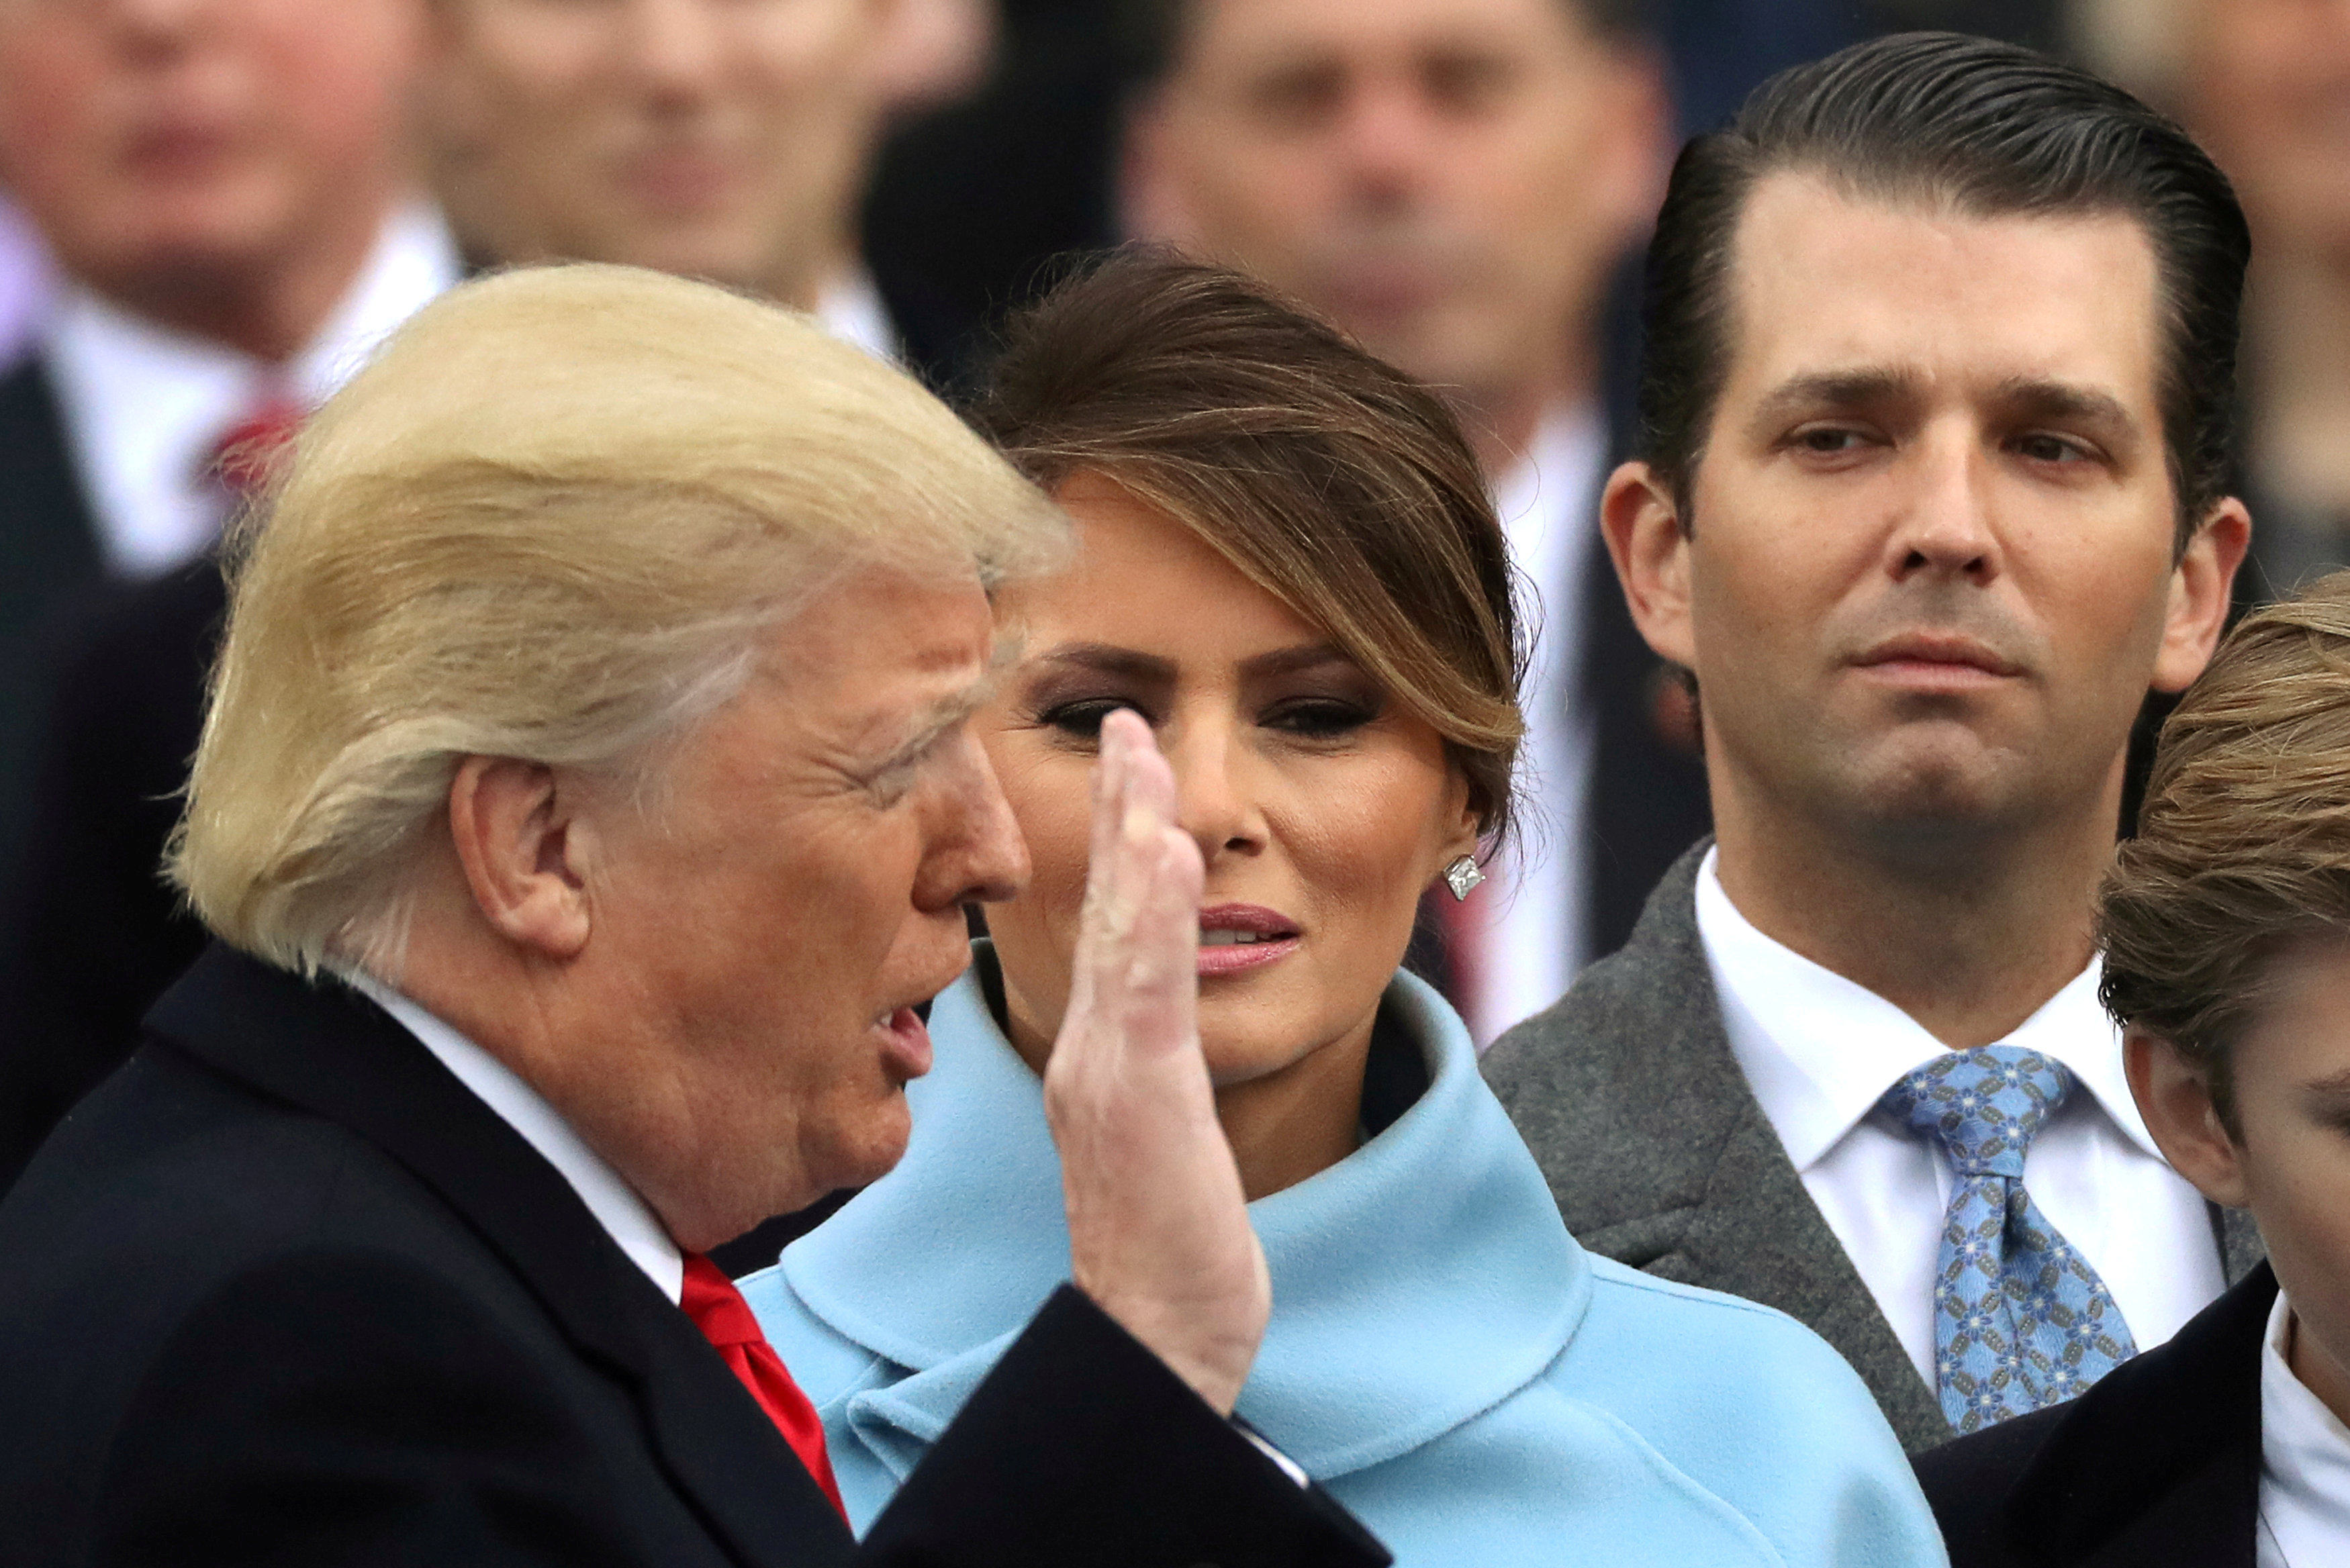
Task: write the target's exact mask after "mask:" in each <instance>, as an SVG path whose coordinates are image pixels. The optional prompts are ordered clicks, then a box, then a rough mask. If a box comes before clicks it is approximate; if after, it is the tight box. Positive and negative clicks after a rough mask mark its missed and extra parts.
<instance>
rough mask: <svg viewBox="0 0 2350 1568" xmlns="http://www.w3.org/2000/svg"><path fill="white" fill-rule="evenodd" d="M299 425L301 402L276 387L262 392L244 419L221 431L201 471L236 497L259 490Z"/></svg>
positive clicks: (246, 498)
mask: <svg viewBox="0 0 2350 1568" xmlns="http://www.w3.org/2000/svg"><path fill="white" fill-rule="evenodd" d="M301 428H302V405H301V404H299V403H297V402H296V401H295V400H293V399H292V398H289V397H287V396H286V394H285V393H283V392H279V391H269V392H265V393H263V394H262V396H261V399H260V400H259V401H257V402H255V404H254V405H253V407H252V408H251V409H249V410H246V412H245V415H244V418H243V419H241V420H239V421H236V423H234V424H233V425H231V426H229V428H228V429H226V430H224V431H222V432H221V435H220V439H219V440H218V441H214V442H213V446H212V450H211V451H210V452H207V453H206V454H205V461H204V472H206V473H207V474H210V475H213V476H214V477H216V478H218V479H219V481H220V483H221V486H222V488H224V489H225V490H226V491H227V492H228V493H229V494H230V495H232V496H234V498H235V499H237V500H239V501H250V500H252V499H253V497H254V496H255V495H256V494H258V493H260V492H261V489H262V487H263V486H265V485H266V484H267V483H269V481H270V479H271V478H272V477H273V476H274V475H275V474H276V472H277V469H278V466H279V465H280V464H281V463H283V462H285V460H286V448H287V447H288V446H290V445H291V444H293V441H294V432H295V431H298V430H300V429H301Z"/></svg>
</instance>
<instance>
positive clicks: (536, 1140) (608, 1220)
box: [343, 973, 685, 1302]
mask: <svg viewBox="0 0 2350 1568" xmlns="http://www.w3.org/2000/svg"><path fill="white" fill-rule="evenodd" d="M343 978H344V979H345V980H347V981H349V982H350V984H351V985H352V986H353V987H354V988H355V989H357V990H358V991H359V992H362V993H364V994H365V995H367V996H368V997H369V998H370V999H372V1000H373V1001H374V1002H375V1003H376V1005H378V1006H379V1007H381V1008H382V1009H383V1010H384V1011H385V1012H389V1013H390V1014H391V1015H392V1017H394V1018H396V1019H398V1020H399V1021H400V1024H401V1025H402V1027H404V1028H406V1029H407V1031H408V1032H409V1033H411V1034H413V1035H415V1036H416V1038H417V1039H418V1040H420V1041H421V1042H422V1043H423V1045H424V1048H425V1049H426V1050H427V1051H430V1052H432V1054H433V1055H434V1056H436V1057H438V1058H440V1061H441V1064H442V1066H444V1067H446V1068H448V1069H449V1071H450V1072H452V1073H453V1074H455V1075H456V1076H457V1081H458V1082H459V1083H461V1084H463V1085H465V1087H467V1088H468V1089H471V1090H472V1091H473V1096H474V1097H475V1098H476V1099H479V1100H480V1101H481V1102H482V1103H483V1104H484V1105H485V1106H489V1107H490V1109H492V1110H494V1111H495V1112H496V1113H497V1114H498V1116H499V1119H501V1120H503V1121H504V1123H505V1124H506V1125H507V1126H508V1127H512V1128H514V1130H515V1131H516V1132H518V1133H520V1134H522V1136H523V1139H524V1141H525V1142H526V1143H528V1144H529V1145H530V1147H533V1148H535V1149H536V1150H538V1152H539V1155H540V1156H541V1158H544V1159H545V1160H546V1163H547V1164H549V1165H551V1166H553V1167H555V1168H556V1171H557V1172H558V1173H560V1174H561V1176H562V1178H563V1179H564V1180H566V1181H567V1182H569V1183H570V1184H571V1189H572V1190H573V1191H574V1192H577V1194H579V1201H581V1202H582V1203H585V1204H586V1205H587V1211H588V1212H589V1213H590V1214H593V1215H594V1216H596V1220H597V1223H598V1224H600V1225H602V1226H603V1227H604V1229H605V1231H608V1233H609V1234H610V1236H611V1238H612V1240H613V1241H617V1242H619V1246H620V1251H623V1252H626V1253H627V1254H628V1255H629V1257H630V1258H631V1259H633V1260H635V1262H636V1265H637V1267H639V1268H640V1269H642V1270H644V1272H645V1274H646V1277H647V1278H649V1279H650V1280H651V1281H652V1282H653V1283H654V1284H655V1285H657V1286H659V1287H660V1292H661V1293H662V1294H663V1295H665V1296H667V1297H669V1299H670V1300H671V1301H672V1302H676V1301H681V1300H682V1298H683V1296H684V1293H685V1255H684V1254H683V1253H682V1252H681V1251H678V1245H677V1243H676V1242H675V1241H671V1240H670V1234H669V1231H666V1230H664V1229H663V1228H662V1226H661V1222H660V1219H659V1218H658V1217H656V1216H655V1215H654V1213H653V1211H652V1210H650V1208H648V1207H646V1204H645V1200H644V1199H642V1198H639V1197H638V1196H637V1189H635V1188H633V1187H630V1186H629V1184H628V1183H627V1182H626V1181H624V1180H622V1179H621V1177H620V1173H619V1171H617V1170H614V1169H613V1168H611V1167H610V1166H609V1165H607V1164H606V1163H605V1162H604V1158H603V1156H601V1155H599V1154H598V1153H597V1152H596V1151H595V1150H594V1149H592V1148H589V1147H587V1144H586V1143H584V1142H582V1141H581V1139H580V1137H579V1135H578V1134H577V1133H576V1132H574V1131H572V1130H571V1124H570V1123H569V1122H567V1121H565V1120H564V1119H563V1113H561V1112H560V1111H558V1110H556V1108H555V1107H554V1106H550V1105H548V1104H547V1103H546V1097H545V1096H542V1095H540V1094H539V1092H538V1091H537V1090H536V1089H534V1088H532V1087H531V1086H530V1085H528V1084H526V1083H525V1082H523V1080H522V1078H521V1076H520V1075H517V1074H516V1073H515V1070H514V1069H513V1068H511V1067H509V1066H507V1065H506V1064H504V1063H503V1062H501V1061H499V1060H498V1059H497V1058H496V1057H495V1056H493V1055H491V1054H489V1053H488V1052H487V1051H484V1050H483V1049H482V1048H481V1047H480V1046H479V1045H476V1044H473V1042H472V1041H471V1040H468V1039H466V1038H465V1037H464V1036H463V1034H460V1033H457V1031H456V1030H454V1029H452V1028H451V1027H450V1026H449V1025H448V1024H447V1023H443V1022H442V1021H441V1020H440V1019H439V1018H436V1017H434V1016H433V1015H432V1013H430V1012H425V1011H424V1009H422V1008H421V1007H419V1006H418V1005H417V1004H416V1003H415V1002H411V1001H410V1000H409V999H408V998H407V997H405V996H402V995H401V994H400V992H396V991H394V990H392V988H391V987H390V986H388V985H386V984H384V983H383V982H382V981H380V980H377V979H376V978H375V977H374V976H372V975H367V974H359V973H346V974H345V975H344V976H343Z"/></svg>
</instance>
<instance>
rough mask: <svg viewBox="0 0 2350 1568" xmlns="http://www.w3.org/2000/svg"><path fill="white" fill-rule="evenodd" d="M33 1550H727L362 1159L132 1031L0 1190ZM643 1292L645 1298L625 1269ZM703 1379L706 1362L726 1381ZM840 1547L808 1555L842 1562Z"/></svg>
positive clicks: (562, 1359) (374, 1554)
mask: <svg viewBox="0 0 2350 1568" xmlns="http://www.w3.org/2000/svg"><path fill="white" fill-rule="evenodd" d="M0 1253H5V1255H7V1256H10V1257H14V1258H37V1259H39V1260H40V1267H39V1268H38V1269H26V1270H21V1271H11V1272H10V1275H11V1277H9V1278H8V1279H6V1280H5V1281H0V1345H10V1346H18V1347H24V1346H36V1347H38V1353H37V1354H33V1355H24V1354H11V1355H6V1356H5V1357H0V1407H5V1408H6V1409H8V1410H9V1411H10V1412H11V1413H12V1422H13V1424H14V1425H15V1428H16V1430H17V1431H18V1432H20V1433H22V1432H37V1433H39V1434H40V1438H39V1441H38V1443H37V1445H32V1444H25V1445H21V1446H19V1447H17V1448H16V1449H15V1450H14V1451H10V1450H8V1449H5V1448H0V1516H5V1517H10V1518H19V1519H21V1518H26V1517H28V1515H29V1514H30V1513H31V1511H32V1506H33V1505H32V1500H34V1499H36V1498H37V1499H38V1500H40V1502H39V1507H38V1523H37V1525H36V1526H35V1527H31V1528H28V1530H27V1531H26V1532H25V1533H24V1534H22V1535H20V1537H19V1545H20V1547H21V1551H22V1556H21V1559H19V1558H16V1557H11V1558H9V1559H8V1561H10V1562H16V1561H19V1560H21V1561H24V1562H26V1563H122V1564H129V1563H185V1562H203V1563H264V1562H272V1563H274V1562H335V1563H374V1562H385V1563H390V1562H403V1563H404V1562H417V1563H423V1562H466V1563H493V1564H496V1563H517V1564H519V1563H557V1562H580V1563H616V1564H617V1563H652V1562H661V1563H671V1562H676V1563H694V1564H703V1563H706V1564H712V1565H713V1568H714V1564H716V1563H720V1562H723V1561H724V1560H725V1559H724V1558H723V1556H722V1555H721V1553H720V1552H719V1551H718V1549H717V1547H716V1546H715V1543H714V1542H712V1541H711V1540H710V1535H709V1530H708V1528H707V1526H706V1524H705V1523H704V1522H703V1521H702V1520H701V1519H700V1518H698V1517H697V1516H696V1514H695V1513H694V1511H692V1509H691V1506H690V1504H689V1503H688V1502H687V1501H686V1500H685V1499H683V1498H682V1497H681V1496H679V1495H678V1493H677V1490H676V1488H675V1486H674V1483H673V1482H672V1480H671V1479H670V1478H669V1477H668V1476H667V1475H666V1474H665V1473H664V1471H663V1470H662V1469H660V1464H659V1462H658V1460H657V1459H656V1458H655V1457H654V1455H653V1453H652V1451H651V1449H650V1447H649V1445H648V1441H647V1438H646V1434H645V1429H644V1426H645V1419H644V1413H643V1410H642V1408H641V1407H640V1404H639V1395H638V1392H637V1389H636V1387H635V1386H634V1385H633V1384H632V1383H631V1382H630V1381H629V1379H628V1378H627V1377H626V1376H622V1375H620V1374H619V1373H618V1372H616V1371H615V1370H614V1369H611V1368H608V1367H600V1366H598V1365H597V1364H596V1363H594V1362H592V1361H591V1360H587V1359H585V1358H583V1357H582V1356H581V1355H580V1354H579V1352H578V1350H577V1347H576V1346H575V1345H573V1344H572V1343H571V1342H570V1339H569V1338H568V1336H567V1334H565V1332H564V1331H563V1328H562V1326H561V1325H560V1324H558V1323H557V1322H556V1319H555V1318H554V1317H553V1315H552V1314H550V1313H549V1312H548V1311H547V1309H546V1303H545V1302H543V1301H542V1300H541V1299H540V1298H539V1297H538V1296H537V1295H536V1293H534V1292H533V1290H532V1289H531V1288H530V1286H529V1285H528V1283H527V1282H525V1280H524V1279H522V1278H520V1277H518V1276H517V1275H516V1274H515V1272H514V1270H513V1269H512V1267H511V1266H510V1265H509V1264H508V1262H506V1261H505V1260H504V1259H503V1258H502V1257H501V1256H500V1255H499V1253H498V1252H497V1251H496V1250H495V1249H494V1247H493V1246H492V1245H491V1244H490V1243H489V1242H488V1241H486V1240H485V1239H484V1238H483V1237H482V1236H481V1235H480V1234H479V1233H478V1232H477V1231H474V1230H473V1229H472V1228H471V1227H470V1226H469V1225H467V1224H466V1223H465V1222H464V1221H463V1220H462V1219H461V1218H460V1217H459V1216H458V1215H456V1214H454V1213H453V1212H452V1211H451V1210H450V1209H449V1208H448V1206H447V1205H446V1204H445V1202H443V1200H442V1199H441V1198H440V1196H439V1195H438V1194H437V1193H435V1192H434V1191H433V1190H432V1189H431V1188H429V1187H428V1186H427V1185H426V1184H424V1183H423V1182H422V1181H421V1180H420V1179H417V1178H416V1177H415V1176H414V1175H413V1174H412V1173H411V1172H410V1171H409V1170H407V1169H406V1168H404V1167H402V1166H401V1165H400V1163H399V1162H398V1161H397V1160H395V1159H393V1158H390V1156H389V1155H388V1154H387V1153H386V1152H385V1151H384V1150H382V1149H381V1148H380V1147H376V1146H375V1145H373V1144H371V1143H369V1141H368V1140H367V1139H365V1138H363V1137H359V1136H358V1135H357V1134H355V1133H353V1132H352V1131H350V1130H349V1129H348V1128H347V1127H342V1126H340V1125H339V1124H338V1123H336V1122H334V1121H333V1120H332V1119H330V1118H328V1117H326V1116H320V1115H317V1114H316V1113H315V1112H312V1111H308V1110H306V1109H303V1108H301V1107H298V1106H293V1105H290V1104H287V1103H286V1102H284V1101H280V1100H277V1099H276V1098H274V1097H272V1096H268V1095H265V1094H263V1093H259V1092H257V1091H255V1089H253V1088H252V1087H251V1086H249V1085H244V1084H242V1083H239V1082H237V1081H235V1080H233V1079H230V1078H227V1077H226V1076H224V1075H221V1074H219V1073H218V1072H216V1071H215V1070H213V1068H211V1067H210V1066H208V1065H206V1064H201V1063H198V1062H196V1061H193V1060H192V1059H191V1058H189V1057H188V1056H186V1055H184V1054H182V1053H181V1052H180V1051H178V1050H177V1049H175V1048H173V1047H172V1046H170V1045H168V1044H161V1043H152V1044H150V1045H148V1046H147V1047H145V1048H144V1049H142V1051H141V1052H140V1054H139V1055H137V1056H135V1057H134V1058H133V1060H132V1061H131V1062H130V1064H128V1066H127V1067H126V1068H125V1069H124V1071H123V1072H122V1073H120V1075H117V1076H116V1077H114V1078H113V1079H111V1080H109V1083H108V1084H106V1085H104V1086H103V1087H101V1088H100V1089H99V1091H98V1092H97V1093H96V1094H95V1095H93V1096H91V1097H90V1098H89V1099H88V1101H86V1102H85V1103H84V1104H83V1106H81V1107H80V1108H78V1110H77V1111H76V1112H75V1114H74V1115H73V1116H71V1117H69V1118H68V1121H67V1123H66V1124H65V1126H64V1127H62V1128H61V1129H60V1130H59V1132H58V1134H57V1137H54V1138H52V1139H51V1140H50V1142H49V1143H48V1145H47V1147H44V1149H43V1150H42V1152H41V1154H40V1155H39V1157H38V1158H36V1160H35V1161H34V1163H33V1164H32V1166H31V1167H30V1168H28V1169H27V1170H26V1174H25V1177H24V1179H22V1180H21V1181H19V1182H18V1184H17V1185H16V1188H15V1189H13V1190H12V1191H11V1192H10V1193H9V1194H8V1196H7V1198H6V1199H5V1201H0ZM645 1291H646V1293H648V1294H650V1286H646V1287H645ZM720 1376H723V1373H721V1374H720ZM839 1555H840V1550H835V1551H833V1552H829V1553H827V1554H825V1556H823V1557H822V1558H821V1559H819V1558H817V1557H815V1556H811V1557H810V1559H809V1561H812V1562H813V1561H818V1560H823V1561H837V1560H838V1558H839Z"/></svg>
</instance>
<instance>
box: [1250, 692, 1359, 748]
mask: <svg viewBox="0 0 2350 1568" xmlns="http://www.w3.org/2000/svg"><path fill="white" fill-rule="evenodd" d="M1376 717H1378V715H1377V714H1375V713H1373V712H1371V711H1369V710H1368V709H1366V708H1364V707H1362V706H1361V705H1359V704H1357V703H1354V702H1340V701H1333V700H1330V699H1314V700H1308V701H1296V702H1284V703H1282V704H1281V705H1280V706H1278V707H1276V708H1274V709H1273V710H1272V711H1270V712H1268V713H1266V714H1265V716H1264V718H1263V721H1262V722H1263V724H1264V726H1265V728H1267V729H1269V730H1281V731H1284V732H1287V733H1289V734H1293V735H1303V736H1305V737H1307V738H1308V739H1312V740H1326V739H1331V738H1334V737H1336V736H1339V735H1346V734H1351V733H1353V732H1355V731H1357V730H1359V729H1361V728H1362V727H1363V726H1364V725H1366V724H1367V723H1369V722H1371V721H1372V720H1373V719H1374V718H1376Z"/></svg>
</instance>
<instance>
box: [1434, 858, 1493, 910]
mask: <svg viewBox="0 0 2350 1568" xmlns="http://www.w3.org/2000/svg"><path fill="white" fill-rule="evenodd" d="M1484 879H1485V874H1484V873H1483V872H1482V871H1480V870H1478V869H1477V862H1476V861H1474V860H1472V859H1471V858H1470V857H1468V856H1466V855H1463V856H1462V857H1461V858H1460V859H1458V860H1455V861H1454V862H1453V863H1452V864H1451V865H1450V866H1447V867H1445V868H1444V885H1445V886H1446V887H1448V888H1451V889H1452V897H1453V898H1454V900H1455V901H1456V902H1457V901H1461V900H1463V899H1466V898H1468V897H1469V895H1470V894H1471V893H1472V892H1474V891H1476V888H1477V884H1478V883H1480V882H1482V881H1483V880H1484Z"/></svg>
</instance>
